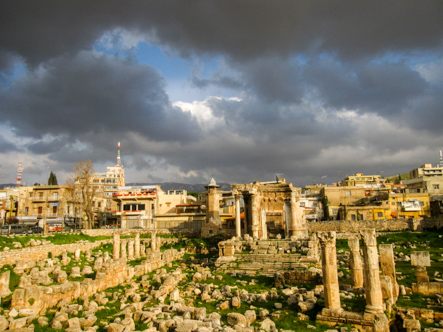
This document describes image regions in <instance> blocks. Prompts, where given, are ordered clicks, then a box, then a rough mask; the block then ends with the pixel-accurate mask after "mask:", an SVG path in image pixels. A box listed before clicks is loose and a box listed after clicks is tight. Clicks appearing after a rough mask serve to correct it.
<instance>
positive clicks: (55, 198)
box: [48, 196, 60, 202]
mask: <svg viewBox="0 0 443 332" xmlns="http://www.w3.org/2000/svg"><path fill="white" fill-rule="evenodd" d="M59 200H60V199H59V198H58V196H57V197H55V196H49V197H48V201H51V202H53V201H59Z"/></svg>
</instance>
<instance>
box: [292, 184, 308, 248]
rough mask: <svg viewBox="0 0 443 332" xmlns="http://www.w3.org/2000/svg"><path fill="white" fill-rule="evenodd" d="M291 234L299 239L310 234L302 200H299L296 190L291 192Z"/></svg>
mask: <svg viewBox="0 0 443 332" xmlns="http://www.w3.org/2000/svg"><path fill="white" fill-rule="evenodd" d="M289 235H290V236H291V237H296V238H297V239H303V238H305V237H307V236H308V229H307V225H306V217H305V213H304V210H303V209H302V208H301V207H300V202H297V198H296V193H295V192H292V193H291V224H290V228H289Z"/></svg>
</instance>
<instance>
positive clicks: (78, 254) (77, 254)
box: [74, 249, 81, 262]
mask: <svg viewBox="0 0 443 332" xmlns="http://www.w3.org/2000/svg"><path fill="white" fill-rule="evenodd" d="M80 255H81V250H80V249H75V251H74V260H75V261H76V262H79V261H80V259H81V258H80Z"/></svg>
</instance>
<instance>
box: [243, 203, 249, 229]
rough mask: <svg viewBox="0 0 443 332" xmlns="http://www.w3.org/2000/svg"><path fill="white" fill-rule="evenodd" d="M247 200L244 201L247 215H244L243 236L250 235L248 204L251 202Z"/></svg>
mask: <svg viewBox="0 0 443 332" xmlns="http://www.w3.org/2000/svg"><path fill="white" fill-rule="evenodd" d="M246 202H247V201H246V200H244V203H245V206H244V210H245V212H244V213H245V217H244V219H243V222H244V224H243V228H244V229H243V234H244V235H243V236H245V235H249V233H248V218H249V212H248V206H249V204H246Z"/></svg>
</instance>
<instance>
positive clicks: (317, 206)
mask: <svg viewBox="0 0 443 332" xmlns="http://www.w3.org/2000/svg"><path fill="white" fill-rule="evenodd" d="M300 207H301V208H303V210H304V212H305V216H306V220H308V221H320V220H323V218H324V213H323V205H322V203H321V198H320V197H303V198H300Z"/></svg>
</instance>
